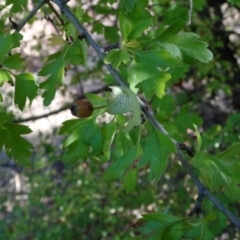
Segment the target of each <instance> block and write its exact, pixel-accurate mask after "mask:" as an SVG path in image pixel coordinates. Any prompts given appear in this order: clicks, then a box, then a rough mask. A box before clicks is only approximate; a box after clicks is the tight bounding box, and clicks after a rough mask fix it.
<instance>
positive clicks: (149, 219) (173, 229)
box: [140, 213, 183, 240]
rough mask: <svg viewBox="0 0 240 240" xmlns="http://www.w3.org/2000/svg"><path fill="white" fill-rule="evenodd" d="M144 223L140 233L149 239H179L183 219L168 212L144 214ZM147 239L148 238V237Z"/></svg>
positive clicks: (181, 233)
mask: <svg viewBox="0 0 240 240" xmlns="http://www.w3.org/2000/svg"><path fill="white" fill-rule="evenodd" d="M143 219H144V222H145V225H144V226H143V227H142V228H141V229H140V231H141V232H142V234H144V235H147V236H149V237H151V239H154V240H158V239H164V240H165V239H181V236H182V235H183V232H182V228H183V226H182V222H183V219H181V218H178V217H176V216H173V215H170V214H162V213H152V214H144V215H143ZM148 239H149V238H148Z"/></svg>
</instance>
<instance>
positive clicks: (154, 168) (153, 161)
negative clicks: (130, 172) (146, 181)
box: [138, 129, 176, 182]
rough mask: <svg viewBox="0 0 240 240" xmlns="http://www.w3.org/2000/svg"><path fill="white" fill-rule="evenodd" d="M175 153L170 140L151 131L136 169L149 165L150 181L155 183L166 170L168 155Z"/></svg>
mask: <svg viewBox="0 0 240 240" xmlns="http://www.w3.org/2000/svg"><path fill="white" fill-rule="evenodd" d="M175 151H176V148H175V145H174V144H173V142H172V140H171V139H170V138H169V137H167V136H165V135H163V134H162V133H160V132H158V131H156V130H155V129H153V130H152V131H151V133H150V136H149V137H148V140H147V142H146V144H145V146H144V151H143V155H142V157H141V160H140V162H139V165H138V168H139V169H140V168H142V167H143V166H144V165H146V164H147V163H150V179H153V178H155V181H156V182H158V180H159V179H160V178H161V176H162V175H163V173H164V172H165V170H166V168H167V165H168V157H169V155H170V153H173V152H175Z"/></svg>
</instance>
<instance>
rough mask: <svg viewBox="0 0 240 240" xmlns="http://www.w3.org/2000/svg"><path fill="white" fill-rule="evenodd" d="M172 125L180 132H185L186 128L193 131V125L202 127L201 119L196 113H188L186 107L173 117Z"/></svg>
mask: <svg viewBox="0 0 240 240" xmlns="http://www.w3.org/2000/svg"><path fill="white" fill-rule="evenodd" d="M174 123H175V124H176V126H177V127H178V129H179V131H180V132H185V131H186V129H187V128H190V129H192V130H195V129H194V124H195V125H197V126H201V125H202V119H201V118H200V117H199V116H198V115H197V114H196V113H189V111H188V107H183V108H182V109H181V110H180V112H179V113H178V114H177V115H176V116H175V117H174Z"/></svg>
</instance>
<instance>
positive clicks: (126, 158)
mask: <svg viewBox="0 0 240 240" xmlns="http://www.w3.org/2000/svg"><path fill="white" fill-rule="evenodd" d="M139 148H140V146H139V145H136V146H134V147H131V148H130V149H129V150H128V151H127V152H125V153H124V155H123V156H120V157H119V159H118V160H117V161H116V162H114V163H113V164H112V165H111V166H110V167H109V168H108V169H107V170H106V171H105V173H104V175H103V179H104V180H105V181H111V180H114V179H118V178H120V177H122V176H123V174H124V173H125V172H126V171H127V169H128V168H129V166H130V165H131V163H132V162H133V161H134V160H136V159H137V158H138V154H139Z"/></svg>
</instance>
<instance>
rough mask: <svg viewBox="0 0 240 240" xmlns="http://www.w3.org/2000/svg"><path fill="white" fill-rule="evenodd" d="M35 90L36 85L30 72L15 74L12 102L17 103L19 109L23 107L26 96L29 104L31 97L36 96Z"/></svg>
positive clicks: (36, 90) (36, 89)
mask: <svg viewBox="0 0 240 240" xmlns="http://www.w3.org/2000/svg"><path fill="white" fill-rule="evenodd" d="M37 92H38V86H37V85H36V83H35V79H34V77H33V75H32V74H30V73H22V74H20V75H16V82H15V95H14V103H15V104H16V105H18V107H19V109H20V110H21V111H22V110H23V109H24V107H25V104H26V100H27V98H28V99H29V101H30V105H31V103H32V101H33V99H34V98H35V97H36V96H37Z"/></svg>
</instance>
